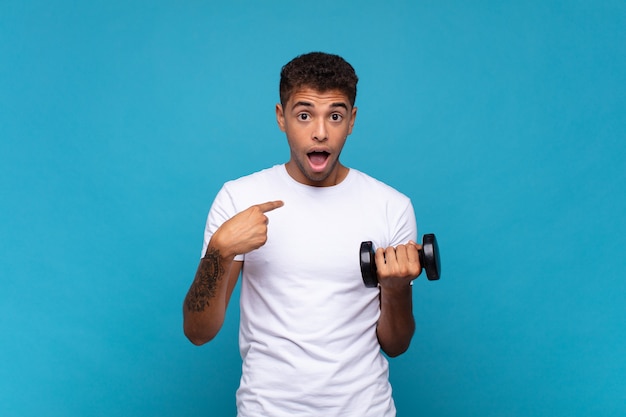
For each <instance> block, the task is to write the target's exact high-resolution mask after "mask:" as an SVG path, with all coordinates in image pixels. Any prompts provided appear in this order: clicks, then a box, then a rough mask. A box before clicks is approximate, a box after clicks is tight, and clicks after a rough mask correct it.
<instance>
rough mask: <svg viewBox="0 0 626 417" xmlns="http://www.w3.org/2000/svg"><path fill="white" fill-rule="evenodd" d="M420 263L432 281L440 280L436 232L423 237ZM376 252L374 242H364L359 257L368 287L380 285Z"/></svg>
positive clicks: (362, 274)
mask: <svg viewBox="0 0 626 417" xmlns="http://www.w3.org/2000/svg"><path fill="white" fill-rule="evenodd" d="M418 253H419V257H420V265H422V269H424V270H425V271H426V276H427V277H428V279H429V280H430V281H434V280H438V279H439V275H440V273H441V265H440V262H439V245H437V238H436V237H435V235H434V234H432V233H430V234H426V235H424V237H423V238H422V249H420V250H419V251H418ZM375 254H376V252H375V251H374V247H373V245H372V242H369V241H368V242H362V243H361V250H360V252H359V257H360V261H361V276H362V277H363V283H364V284H365V286H366V287H368V288H374V287H377V286H378V276H377V274H376V260H375V258H374V256H375Z"/></svg>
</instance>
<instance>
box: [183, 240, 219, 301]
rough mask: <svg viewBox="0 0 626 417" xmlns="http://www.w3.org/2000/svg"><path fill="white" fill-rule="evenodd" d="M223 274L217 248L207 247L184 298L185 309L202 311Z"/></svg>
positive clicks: (213, 294)
mask: <svg viewBox="0 0 626 417" xmlns="http://www.w3.org/2000/svg"><path fill="white" fill-rule="evenodd" d="M223 276H224V266H223V265H222V262H221V257H220V252H219V250H216V249H209V250H208V251H207V253H206V255H205V256H204V258H202V260H201V261H200V265H199V266H198V271H197V272H196V277H195V278H194V280H193V283H192V284H191V288H189V292H188V293H187V297H186V298H185V305H186V306H187V310H189V311H194V312H200V311H204V309H205V308H206V307H207V306H208V305H209V303H210V301H211V299H212V298H214V297H215V292H216V288H217V283H218V282H219V281H220V280H221V279H222V277H223Z"/></svg>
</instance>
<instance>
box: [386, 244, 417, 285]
mask: <svg viewBox="0 0 626 417" xmlns="http://www.w3.org/2000/svg"><path fill="white" fill-rule="evenodd" d="M421 247H422V245H418V244H417V243H415V242H413V241H409V243H407V244H406V245H398V246H396V247H393V246H390V247H388V248H386V249H383V248H378V249H376V268H377V274H378V282H379V283H380V285H381V286H383V287H388V286H403V285H407V284H408V283H410V282H411V281H412V280H414V279H415V278H417V277H418V276H419V274H421V273H422V266H421V265H420V258H419V249H421Z"/></svg>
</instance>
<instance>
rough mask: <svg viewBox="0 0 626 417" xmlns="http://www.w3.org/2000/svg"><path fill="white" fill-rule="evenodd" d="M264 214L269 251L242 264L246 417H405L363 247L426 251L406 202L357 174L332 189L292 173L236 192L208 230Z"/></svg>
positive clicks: (270, 173)
mask: <svg viewBox="0 0 626 417" xmlns="http://www.w3.org/2000/svg"><path fill="white" fill-rule="evenodd" d="M273 200H282V201H283V202H284V206H283V207H281V208H278V209H276V210H273V211H270V212H268V213H266V215H267V217H268V218H269V224H268V239H267V242H266V244H265V245H264V246H262V247H261V248H259V249H257V250H255V251H252V252H250V253H247V254H245V255H242V256H238V257H237V259H238V260H243V261H244V264H243V273H242V282H241V298H240V308H241V322H240V330H239V345H240V352H241V356H242V359H243V369H242V377H241V383H240V387H239V389H238V391H237V409H238V416H240V417H252V416H273V417H279V416H285V417H287V416H288V417H294V416H324V417H331V416H359V417H367V416H372V417H374V416H375V417H381V416H395V406H394V403H393V399H392V396H391V385H390V383H389V378H388V363H387V360H386V358H385V357H384V356H383V355H382V353H381V351H380V345H379V343H378V339H377V337H376V323H377V321H378V317H379V315H380V303H379V291H378V290H377V289H372V288H366V287H365V286H364V285H363V281H362V278H361V272H360V267H359V247H360V244H361V242H362V241H365V240H371V241H373V243H374V245H375V247H387V246H396V245H398V244H402V243H406V242H408V241H409V240H411V239H412V240H414V241H416V238H417V230H416V223H415V214H414V211H413V206H412V204H411V202H410V200H409V199H408V197H406V196H404V195H403V194H401V193H399V192H398V191H396V190H394V189H393V188H391V187H389V186H387V185H385V184H383V183H382V182H380V181H377V180H375V179H373V178H372V177H369V176H367V175H366V174H363V173H362V172H359V171H356V170H354V169H351V170H350V171H349V173H348V176H347V177H346V178H345V179H344V180H343V181H342V182H341V183H340V184H338V185H336V186H332V187H311V186H307V185H304V184H301V183H298V182H296V181H295V180H294V179H292V178H291V177H290V176H289V174H288V173H287V171H286V168H285V166H284V165H277V166H274V167H272V168H269V169H266V170H263V171H260V172H257V173H255V174H252V175H249V176H246V177H243V178H240V179H238V180H235V181H230V182H227V183H226V184H225V185H224V187H223V188H222V189H221V190H220V192H219V193H218V195H217V197H216V199H215V201H214V203H213V206H212V207H211V211H210V212H209V217H208V220H207V226H206V230H205V239H204V248H203V251H202V253H203V254H204V252H205V251H206V248H207V246H208V243H209V240H210V238H211V236H212V234H213V233H214V232H215V230H216V229H217V228H218V227H219V226H220V225H221V224H222V223H223V222H224V221H226V220H227V219H229V218H231V217H232V216H234V215H235V214H237V213H239V212H241V211H243V210H245V209H247V208H248V207H250V206H252V205H255V204H260V203H264V202H266V201H273Z"/></svg>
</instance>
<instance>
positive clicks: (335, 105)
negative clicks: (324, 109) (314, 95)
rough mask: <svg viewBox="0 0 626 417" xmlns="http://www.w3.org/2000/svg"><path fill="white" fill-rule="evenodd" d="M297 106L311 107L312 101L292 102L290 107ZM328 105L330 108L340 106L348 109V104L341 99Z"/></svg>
mask: <svg viewBox="0 0 626 417" xmlns="http://www.w3.org/2000/svg"><path fill="white" fill-rule="evenodd" d="M298 106H304V107H313V103H310V102H308V101H298V102H296V103H294V104H293V106H292V109H295V108H296V107H298ZM330 107H331V108H336V107H342V108H344V109H346V110H348V106H347V105H346V103H344V102H342V101H338V102H336V103H331V105H330Z"/></svg>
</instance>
